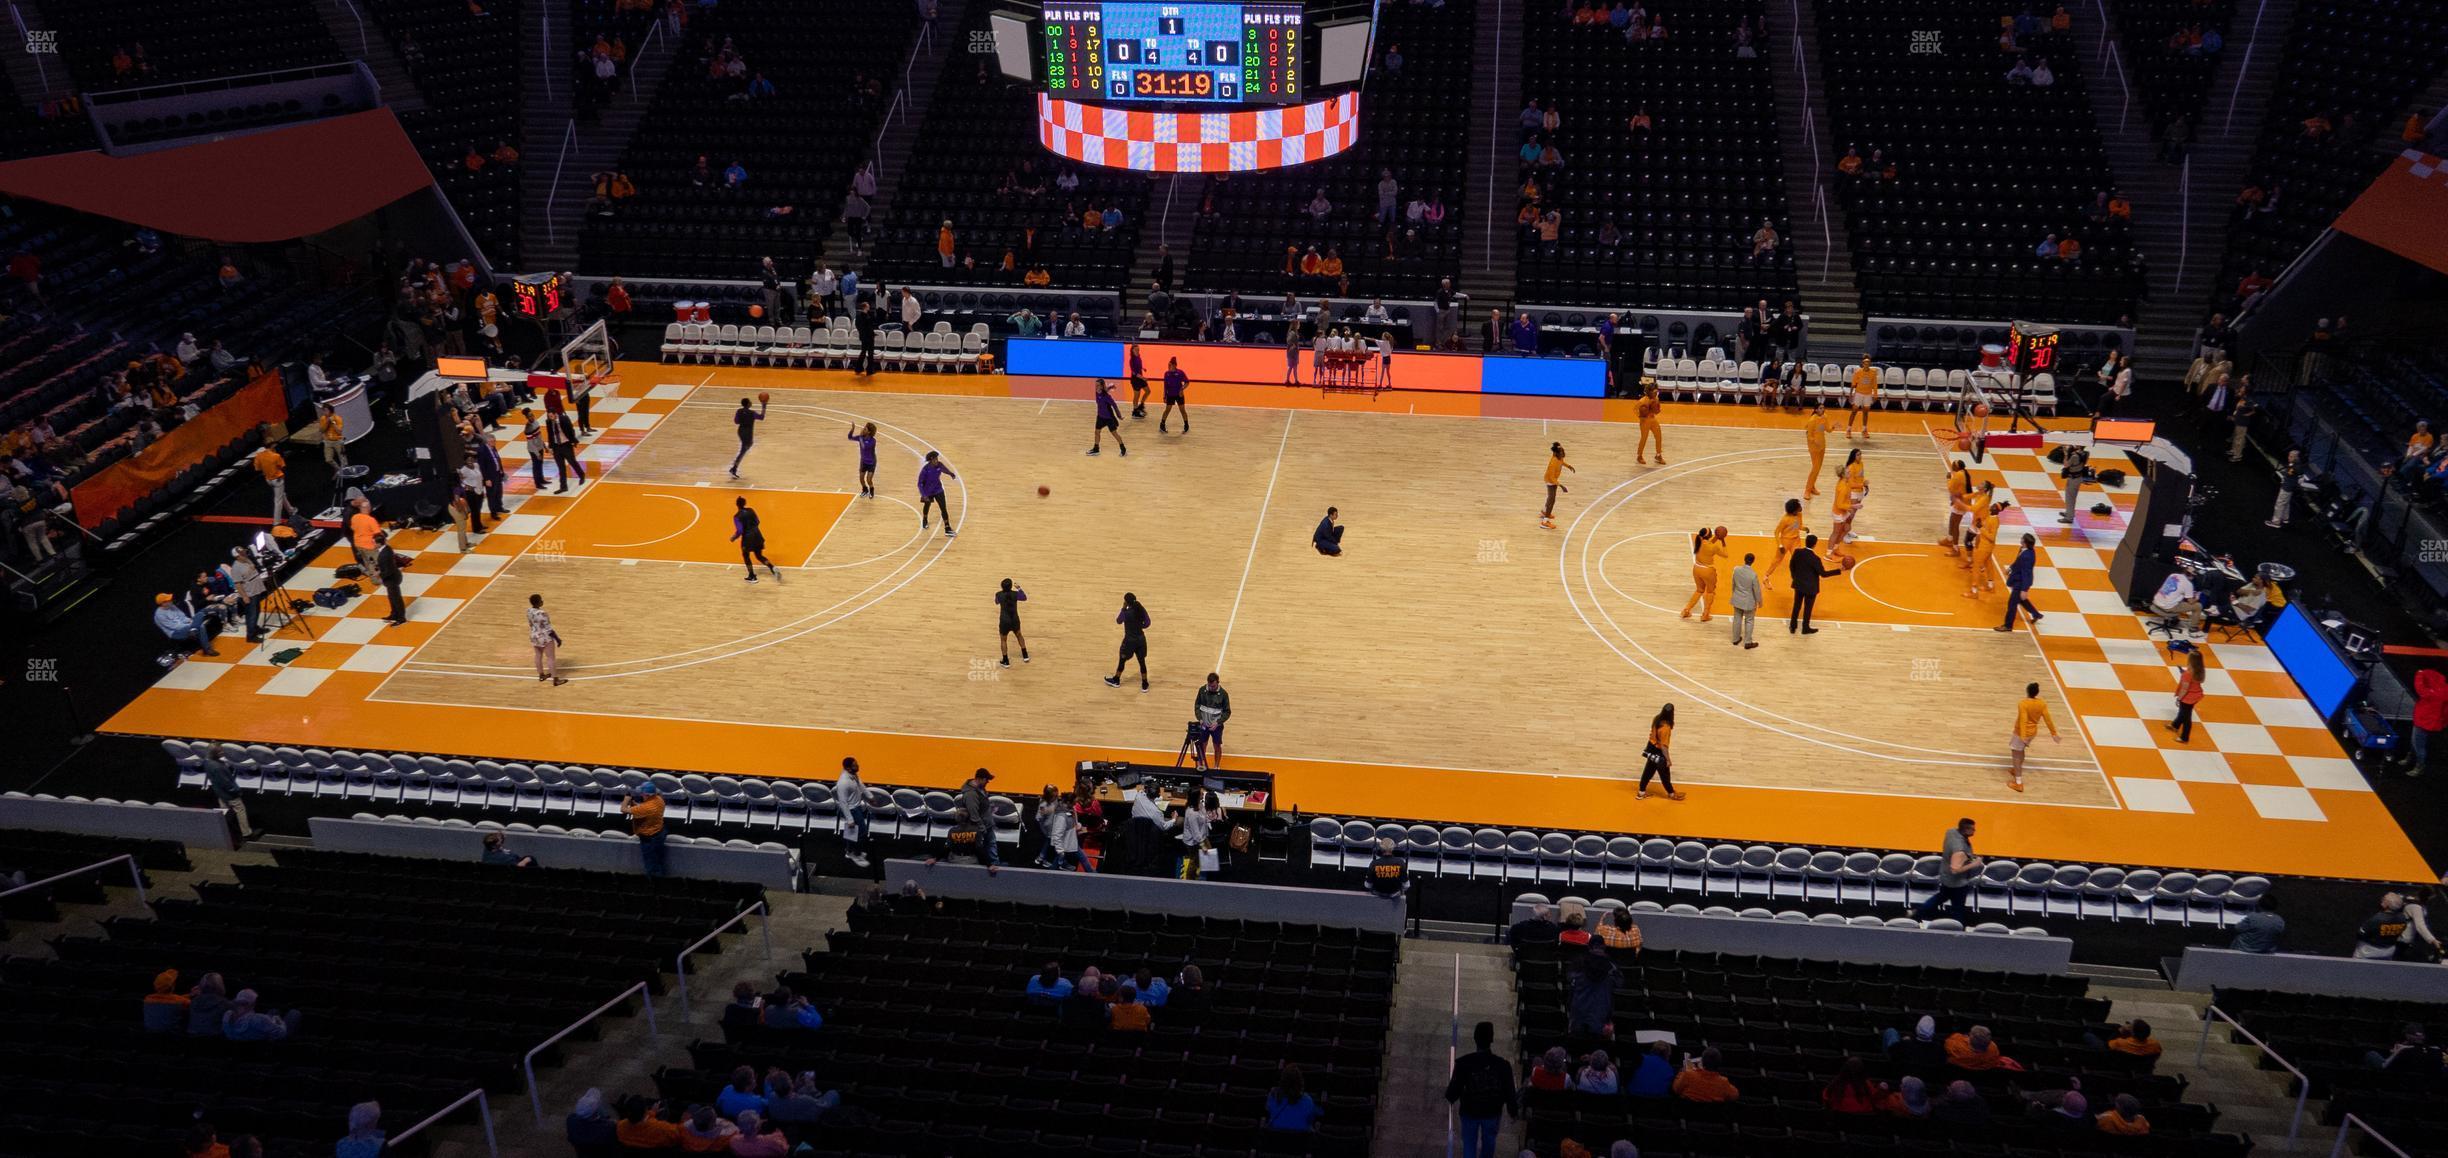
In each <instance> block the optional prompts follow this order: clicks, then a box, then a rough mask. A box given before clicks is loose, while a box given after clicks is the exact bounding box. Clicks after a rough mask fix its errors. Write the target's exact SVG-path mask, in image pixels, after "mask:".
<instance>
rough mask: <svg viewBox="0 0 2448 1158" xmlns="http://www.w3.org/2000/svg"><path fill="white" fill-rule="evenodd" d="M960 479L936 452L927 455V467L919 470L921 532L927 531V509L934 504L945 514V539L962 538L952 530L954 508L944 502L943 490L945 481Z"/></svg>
mask: <svg viewBox="0 0 2448 1158" xmlns="http://www.w3.org/2000/svg"><path fill="white" fill-rule="evenodd" d="M959 477H960V476H959V475H957V474H954V473H952V468H951V467H950V466H948V465H946V464H945V463H944V461H943V460H942V459H941V458H939V457H937V456H936V454H935V452H934V451H931V450H930V451H928V452H927V453H926V465H924V466H921V467H919V468H918V529H919V530H921V531H923V530H925V529H926V527H927V507H928V505H929V504H932V505H933V506H934V507H935V509H936V510H939V511H942V512H943V525H944V538H947V539H957V538H959V537H960V532H958V531H955V530H953V529H952V508H951V507H950V506H949V505H947V504H946V503H945V502H944V488H943V480H945V479H947V478H959Z"/></svg>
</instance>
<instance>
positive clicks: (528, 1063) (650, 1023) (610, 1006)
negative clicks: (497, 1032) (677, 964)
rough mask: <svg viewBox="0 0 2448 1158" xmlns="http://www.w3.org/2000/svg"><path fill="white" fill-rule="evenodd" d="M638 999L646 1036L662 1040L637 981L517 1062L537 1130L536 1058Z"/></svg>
mask: <svg viewBox="0 0 2448 1158" xmlns="http://www.w3.org/2000/svg"><path fill="white" fill-rule="evenodd" d="M641 995H642V996H643V998H644V1000H642V1001H640V1002H639V1004H640V1005H642V1006H644V1007H645V1010H646V1032H647V1033H649V1034H651V1035H653V1036H654V1038H655V1040H657V1041H661V1040H662V1038H663V1027H661V1026H659V1025H656V1024H655V1010H654V994H652V993H650V992H648V991H647V989H646V983H645V982H643V981H640V982H638V983H637V984H635V985H632V986H630V987H629V988H627V989H623V990H621V991H620V996H618V997H615V998H613V999H612V1000H610V1001H607V1002H604V1003H603V1004H602V1005H598V1006H596V1007H595V1012H593V1013H590V1014H587V1015H586V1016H585V1017H581V1018H579V1019H578V1020H576V1021H573V1022H571V1023H569V1025H567V1026H566V1027H564V1028H563V1029H562V1030H561V1032H559V1033H556V1034H554V1035H552V1036H551V1037H548V1038H545V1039H544V1040H543V1041H541V1042H538V1043H537V1044H536V1047H535V1048H534V1049H531V1050H528V1051H527V1056H526V1057H524V1058H521V1059H520V1060H519V1068H520V1069H522V1070H524V1071H526V1074H527V1097H528V1099H529V1100H531V1101H533V1102H534V1103H535V1120H536V1125H537V1126H538V1127H539V1128H540V1127H542V1126H543V1125H544V1091H543V1089H542V1088H541V1087H539V1086H537V1085H536V1076H535V1059H536V1055H537V1054H540V1053H542V1052H544V1051H545V1050H548V1049H551V1048H552V1047H554V1046H556V1045H559V1044H561V1039H562V1038H565V1037H568V1036H569V1035H571V1034H573V1033H576V1032H578V1031H579V1030H580V1029H583V1028H585V1027H586V1024H587V1023H588V1022H591V1021H593V1020H595V1019H596V1018H598V1017H602V1016H603V1015H604V1014H607V1013H610V1012H612V1011H613V1010H614V1009H617V1008H619V1007H621V1006H623V1005H626V1004H628V1003H629V999H630V998H631V997H635V996H641ZM684 1008H685V1007H684Z"/></svg>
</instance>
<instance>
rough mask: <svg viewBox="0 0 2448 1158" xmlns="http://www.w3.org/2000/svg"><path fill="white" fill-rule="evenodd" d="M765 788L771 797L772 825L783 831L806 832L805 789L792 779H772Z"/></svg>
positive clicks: (806, 805) (806, 809)
mask: <svg viewBox="0 0 2448 1158" xmlns="http://www.w3.org/2000/svg"><path fill="white" fill-rule="evenodd" d="M766 790H767V792H768V793H769V794H770V795H771V796H772V797H773V809H774V825H775V826H776V827H778V828H780V829H781V830H782V831H784V832H806V831H807V827H808V802H807V790H806V789H803V788H801V787H799V784H798V782H797V781H794V780H775V781H772V782H770V783H769V784H767V786H766Z"/></svg>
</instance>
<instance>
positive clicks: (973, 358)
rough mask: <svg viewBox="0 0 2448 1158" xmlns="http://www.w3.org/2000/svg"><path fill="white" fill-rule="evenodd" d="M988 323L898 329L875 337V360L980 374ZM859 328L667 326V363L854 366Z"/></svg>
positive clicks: (890, 366)
mask: <svg viewBox="0 0 2448 1158" xmlns="http://www.w3.org/2000/svg"><path fill="white" fill-rule="evenodd" d="M986 334H987V329H986V324H985V323H984V322H979V323H977V324H975V325H973V326H971V327H970V328H969V332H968V333H966V334H956V333H953V332H952V324H951V323H950V322H937V323H935V328H934V329H932V330H928V331H925V332H923V333H917V334H912V333H909V332H907V331H904V330H902V329H901V328H900V327H898V326H895V327H894V328H892V329H879V330H877V331H876V336H875V354H876V361H878V362H879V363H881V364H883V366H884V367H885V368H886V369H892V370H903V369H916V370H943V371H947V372H949V371H958V370H969V371H973V372H974V371H976V370H979V369H981V368H983V367H984V365H985V360H986ZM859 356H860V355H859V334H858V329H857V328H856V327H855V326H852V325H849V324H847V323H840V324H834V325H828V326H822V327H816V328H810V327H808V326H734V325H728V324H725V325H719V326H718V325H714V324H712V323H707V322H673V323H670V324H669V325H666V326H664V327H663V360H664V361H667V362H711V363H715V364H718V365H720V364H729V365H735V366H799V367H831V366H836V365H838V366H843V367H851V366H855V365H857V364H858V361H859Z"/></svg>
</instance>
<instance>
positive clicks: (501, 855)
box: [484, 832, 536, 868]
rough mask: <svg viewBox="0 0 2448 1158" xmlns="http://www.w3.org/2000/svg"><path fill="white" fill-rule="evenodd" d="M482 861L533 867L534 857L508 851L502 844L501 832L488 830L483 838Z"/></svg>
mask: <svg viewBox="0 0 2448 1158" xmlns="http://www.w3.org/2000/svg"><path fill="white" fill-rule="evenodd" d="M484 863H486V864H498V865H507V866H509V867H511V868H534V867H535V866H536V859H535V858H534V857H532V856H521V855H519V854H518V853H515V852H512V851H510V850H509V848H508V847H507V846H506V845H505V844H504V838H503V837H502V834H500V833H498V832H488V833H486V834H485V838H484Z"/></svg>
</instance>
